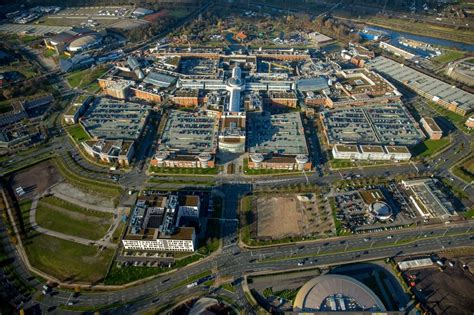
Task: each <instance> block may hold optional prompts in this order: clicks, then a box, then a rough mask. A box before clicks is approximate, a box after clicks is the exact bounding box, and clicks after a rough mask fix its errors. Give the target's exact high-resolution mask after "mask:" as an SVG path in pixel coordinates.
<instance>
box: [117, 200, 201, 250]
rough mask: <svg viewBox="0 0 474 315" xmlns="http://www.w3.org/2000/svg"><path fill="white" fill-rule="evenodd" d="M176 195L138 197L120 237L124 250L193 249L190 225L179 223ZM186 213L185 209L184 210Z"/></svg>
mask: <svg viewBox="0 0 474 315" xmlns="http://www.w3.org/2000/svg"><path fill="white" fill-rule="evenodd" d="M179 207H180V205H179V196H178V195H176V194H165V195H153V196H142V197H139V199H138V200H137V203H136V205H135V207H134V209H133V210H132V214H131V218H130V223H129V226H128V227H127V231H126V233H125V237H124V238H123V239H122V244H123V246H124V248H125V249H127V250H150V251H179V252H193V251H195V250H196V245H197V244H196V232H195V229H194V227H186V226H180V220H179V213H180V211H179ZM184 214H185V215H186V213H185V212H184Z"/></svg>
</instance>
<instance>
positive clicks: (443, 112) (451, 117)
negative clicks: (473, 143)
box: [427, 102, 472, 134]
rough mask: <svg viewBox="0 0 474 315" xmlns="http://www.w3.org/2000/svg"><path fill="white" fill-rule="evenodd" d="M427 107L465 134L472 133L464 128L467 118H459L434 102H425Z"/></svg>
mask: <svg viewBox="0 0 474 315" xmlns="http://www.w3.org/2000/svg"><path fill="white" fill-rule="evenodd" d="M427 103H428V105H429V106H431V107H432V108H433V109H434V110H435V111H436V112H437V113H438V114H439V115H440V116H443V117H444V118H446V119H448V120H449V121H451V123H452V124H453V125H455V126H456V127H457V128H458V129H460V130H462V131H464V132H465V133H468V134H470V133H472V131H469V130H468V129H467V127H466V126H464V123H465V122H466V119H467V117H464V116H461V115H459V114H457V113H455V112H452V111H450V110H448V109H446V108H444V107H441V106H440V105H438V104H436V103H434V102H427Z"/></svg>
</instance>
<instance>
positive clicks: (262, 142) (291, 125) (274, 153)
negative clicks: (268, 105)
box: [247, 112, 311, 170]
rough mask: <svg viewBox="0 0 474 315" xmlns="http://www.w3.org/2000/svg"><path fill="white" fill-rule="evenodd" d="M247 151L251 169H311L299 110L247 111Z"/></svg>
mask: <svg viewBox="0 0 474 315" xmlns="http://www.w3.org/2000/svg"><path fill="white" fill-rule="evenodd" d="M247 150H248V152H249V161H248V167H249V168H253V169H287V170H310V169H311V162H310V161H309V152H308V146H307V144H306V137H305V134H304V128H303V123H302V121H301V114H300V113H287V114H278V115H271V114H270V113H268V112H256V113H248V124H247Z"/></svg>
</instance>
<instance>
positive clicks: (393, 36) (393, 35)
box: [368, 25, 474, 51]
mask: <svg viewBox="0 0 474 315" xmlns="http://www.w3.org/2000/svg"><path fill="white" fill-rule="evenodd" d="M368 28H369V29H374V30H378V31H384V32H386V33H388V35H389V36H390V43H398V39H399V38H400V37H405V38H408V39H413V40H417V41H420V42H425V43H428V44H430V45H434V46H445V47H455V48H458V49H460V50H464V51H474V44H466V43H462V42H455V41H452V40H449V39H440V38H434V37H429V36H421V35H415V34H410V33H405V32H398V31H394V30H391V29H388V28H384V27H379V26H372V25H370V26H368Z"/></svg>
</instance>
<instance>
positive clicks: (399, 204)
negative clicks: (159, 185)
mask: <svg viewBox="0 0 474 315" xmlns="http://www.w3.org/2000/svg"><path fill="white" fill-rule="evenodd" d="M375 193H377V194H378V196H379V198H377V199H374V200H372V201H368V200H367V198H366V196H367V195H374V194H375ZM406 198H407V197H406V196H404V195H402V193H401V192H400V190H399V189H398V187H397V185H396V184H395V183H391V184H388V185H367V186H365V187H362V188H358V189H354V188H343V189H338V192H337V193H336V195H335V197H334V202H335V207H336V209H337V212H336V219H338V220H339V221H340V222H341V224H342V227H343V228H345V229H347V230H350V231H352V232H353V233H354V232H355V233H359V232H375V231H379V230H380V231H381V230H384V229H396V228H401V227H402V226H404V225H407V224H411V223H413V222H414V221H415V220H416V219H417V216H416V213H415V211H413V209H412V208H411V206H410V205H409V203H408V201H407V199H406ZM376 201H380V202H384V203H386V204H387V205H388V206H389V207H390V209H391V211H392V216H391V217H390V219H388V220H380V219H379V218H377V216H376V215H375V213H373V212H372V211H371V208H370V206H371V204H372V203H373V202H376Z"/></svg>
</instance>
